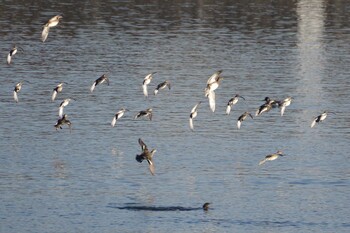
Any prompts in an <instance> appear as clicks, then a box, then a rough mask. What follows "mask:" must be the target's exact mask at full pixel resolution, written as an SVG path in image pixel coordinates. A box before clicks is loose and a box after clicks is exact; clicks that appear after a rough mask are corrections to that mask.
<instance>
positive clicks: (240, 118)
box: [237, 112, 253, 129]
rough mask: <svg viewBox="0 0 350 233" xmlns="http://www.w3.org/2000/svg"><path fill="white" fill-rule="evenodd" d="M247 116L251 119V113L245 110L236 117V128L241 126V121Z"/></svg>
mask: <svg viewBox="0 0 350 233" xmlns="http://www.w3.org/2000/svg"><path fill="white" fill-rule="evenodd" d="M248 116H250V117H251V118H252V119H253V116H252V114H250V113H249V112H245V113H243V114H242V115H241V116H240V117H238V120H237V128H238V129H240V128H241V124H242V122H243V121H244V120H245V119H246V118H247V117H248Z"/></svg>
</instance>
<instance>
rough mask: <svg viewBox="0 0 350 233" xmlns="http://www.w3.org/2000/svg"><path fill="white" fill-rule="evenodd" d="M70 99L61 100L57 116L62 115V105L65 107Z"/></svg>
mask: <svg viewBox="0 0 350 233" xmlns="http://www.w3.org/2000/svg"><path fill="white" fill-rule="evenodd" d="M71 100H72V99H65V100H63V101H62V102H61V104H60V107H59V108H58V116H59V117H60V118H62V117H63V109H64V107H66V106H67V105H68V104H69V102H70V101H71Z"/></svg>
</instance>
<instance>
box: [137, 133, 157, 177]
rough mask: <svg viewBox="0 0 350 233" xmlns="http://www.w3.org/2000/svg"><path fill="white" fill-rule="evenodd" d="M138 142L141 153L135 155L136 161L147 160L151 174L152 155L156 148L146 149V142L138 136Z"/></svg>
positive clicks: (153, 169) (152, 168)
mask: <svg viewBox="0 0 350 233" xmlns="http://www.w3.org/2000/svg"><path fill="white" fill-rule="evenodd" d="M139 144H140V146H141V151H142V153H141V154H139V155H136V161H137V162H139V163H142V161H143V160H147V163H148V168H149V171H150V172H151V174H152V175H154V172H155V168H154V164H153V155H154V153H156V151H157V150H156V149H153V150H151V151H149V150H148V148H147V146H146V144H145V143H144V142H143V141H142V139H141V138H139Z"/></svg>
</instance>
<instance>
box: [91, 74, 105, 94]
mask: <svg viewBox="0 0 350 233" xmlns="http://www.w3.org/2000/svg"><path fill="white" fill-rule="evenodd" d="M104 82H106V83H107V85H108V86H109V79H108V77H107V75H106V74H103V75H102V76H101V77H99V78H98V79H96V80H95V82H94V83H93V84H92V86H91V87H90V92H91V93H92V92H93V91H94V89H95V87H96V86H97V85H98V84H102V83H104Z"/></svg>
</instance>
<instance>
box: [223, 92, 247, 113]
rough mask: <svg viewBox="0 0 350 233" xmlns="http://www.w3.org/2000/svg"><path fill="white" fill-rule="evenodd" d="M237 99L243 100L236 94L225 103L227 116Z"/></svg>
mask: <svg viewBox="0 0 350 233" xmlns="http://www.w3.org/2000/svg"><path fill="white" fill-rule="evenodd" d="M238 98H242V99H243V100H245V98H244V97H243V96H240V95H239V94H236V95H235V96H234V97H232V98H231V99H230V100H229V101H228V103H227V107H226V114H227V115H229V114H230V112H231V109H232V106H233V105H234V104H236V103H237V102H238Z"/></svg>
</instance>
